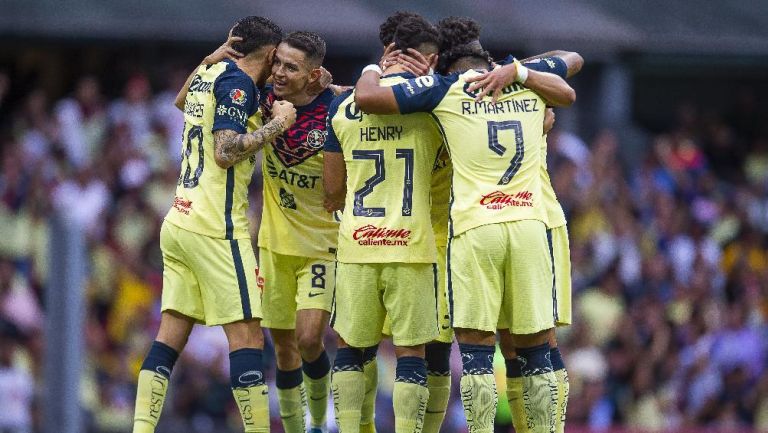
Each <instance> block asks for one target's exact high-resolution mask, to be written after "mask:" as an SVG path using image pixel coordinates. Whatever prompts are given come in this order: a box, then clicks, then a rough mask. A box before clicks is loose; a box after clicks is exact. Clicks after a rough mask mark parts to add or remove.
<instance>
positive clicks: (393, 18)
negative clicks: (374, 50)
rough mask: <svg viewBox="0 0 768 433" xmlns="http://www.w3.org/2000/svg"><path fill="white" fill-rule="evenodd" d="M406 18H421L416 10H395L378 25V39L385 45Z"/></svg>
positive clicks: (391, 40)
mask: <svg viewBox="0 0 768 433" xmlns="http://www.w3.org/2000/svg"><path fill="white" fill-rule="evenodd" d="M406 18H421V15H419V14H417V13H416V12H409V11H397V12H395V13H393V14H392V15H390V16H388V17H387V19H386V20H384V22H383V23H381V25H380V26H379V40H380V41H381V44H382V45H384V46H385V47H386V46H387V45H389V44H391V43H392V42H393V41H394V40H395V30H397V26H398V25H400V23H401V22H403V20H405V19H406Z"/></svg>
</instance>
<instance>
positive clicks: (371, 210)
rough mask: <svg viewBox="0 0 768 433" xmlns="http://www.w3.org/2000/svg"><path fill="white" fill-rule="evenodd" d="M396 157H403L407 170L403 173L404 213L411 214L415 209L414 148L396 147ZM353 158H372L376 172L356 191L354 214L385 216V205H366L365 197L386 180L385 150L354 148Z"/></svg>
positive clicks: (405, 214) (404, 214)
mask: <svg viewBox="0 0 768 433" xmlns="http://www.w3.org/2000/svg"><path fill="white" fill-rule="evenodd" d="M395 158H397V159H403V160H404V161H403V163H404V164H405V172H404V173H403V206H402V209H401V210H402V215H403V216H411V212H412V210H413V149H395ZM352 159H370V160H372V161H373V162H374V166H375V168H376V172H375V173H374V174H373V176H371V177H369V178H368V179H367V180H366V181H365V184H364V185H363V187H362V188H360V189H358V190H357V191H355V202H354V207H353V209H352V214H353V215H355V216H363V217H383V216H385V215H386V209H385V208H383V207H365V206H364V205H363V199H365V196H367V195H368V194H370V193H372V192H373V188H374V187H375V186H376V185H378V184H380V183H381V182H383V181H384V179H385V178H386V172H385V170H384V150H382V149H379V150H353V151H352Z"/></svg>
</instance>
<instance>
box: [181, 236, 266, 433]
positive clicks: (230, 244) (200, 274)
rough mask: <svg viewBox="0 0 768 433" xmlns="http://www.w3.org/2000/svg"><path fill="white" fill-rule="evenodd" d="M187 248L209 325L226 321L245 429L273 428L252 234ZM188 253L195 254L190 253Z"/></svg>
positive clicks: (207, 240)
mask: <svg viewBox="0 0 768 433" xmlns="http://www.w3.org/2000/svg"><path fill="white" fill-rule="evenodd" d="M197 240H198V241H199V242H198V244H194V245H190V246H189V248H188V250H189V251H205V252H206V253H205V254H202V253H200V254H196V255H194V259H193V260H194V263H193V264H194V265H195V266H194V269H195V272H196V275H197V279H198V281H199V282H200V291H201V294H202V298H203V305H204V308H205V323H206V324H207V325H222V326H223V328H224V333H225V334H226V336H227V340H228V341H229V349H230V353H229V370H230V380H231V386H232V394H233V395H234V397H235V402H236V403H237V406H238V408H239V410H240V415H241V417H242V419H243V425H244V426H245V431H246V432H268V431H269V396H268V389H267V385H266V383H265V381H264V367H263V360H262V357H263V349H264V334H263V332H262V329H261V323H260V321H261V318H262V317H263V314H262V309H261V291H260V287H259V280H258V279H257V272H258V266H257V264H256V255H255V254H254V252H253V247H252V246H251V240H250V239H211V238H205V237H204V236H202V237H199V238H198V239H197ZM190 256H192V255H191V254H190Z"/></svg>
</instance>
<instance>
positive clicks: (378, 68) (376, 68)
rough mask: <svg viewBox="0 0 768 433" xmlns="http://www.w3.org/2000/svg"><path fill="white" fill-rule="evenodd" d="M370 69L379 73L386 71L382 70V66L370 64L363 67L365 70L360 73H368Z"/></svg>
mask: <svg viewBox="0 0 768 433" xmlns="http://www.w3.org/2000/svg"><path fill="white" fill-rule="evenodd" d="M368 71H374V72H376V73H377V74H379V75H382V74H384V71H382V70H381V67H379V65H376V64H370V65H368V66H366V67H364V68H363V72H361V73H360V75H363V74H364V73H366V72H368Z"/></svg>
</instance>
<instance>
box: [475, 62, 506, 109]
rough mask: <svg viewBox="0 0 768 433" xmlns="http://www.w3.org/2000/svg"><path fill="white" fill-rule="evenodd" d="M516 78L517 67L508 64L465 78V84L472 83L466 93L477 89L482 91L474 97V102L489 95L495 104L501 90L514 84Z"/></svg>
mask: <svg viewBox="0 0 768 433" xmlns="http://www.w3.org/2000/svg"><path fill="white" fill-rule="evenodd" d="M516 78H517V67H515V64H514V63H510V64H508V65H504V66H502V67H500V68H496V69H494V70H492V71H488V72H485V73H483V74H481V75H478V76H476V77H470V78H467V83H472V84H470V85H469V87H468V88H467V91H468V92H474V91H475V90H477V89H482V90H481V91H480V93H478V94H477V96H476V97H475V101H481V100H482V99H483V98H484V97H485V95H488V94H490V95H491V99H492V101H493V102H496V100H497V99H499V95H500V94H501V89H503V88H505V87H507V86H509V85H511V84H512V83H514V82H515V79H516Z"/></svg>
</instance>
